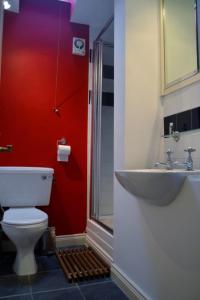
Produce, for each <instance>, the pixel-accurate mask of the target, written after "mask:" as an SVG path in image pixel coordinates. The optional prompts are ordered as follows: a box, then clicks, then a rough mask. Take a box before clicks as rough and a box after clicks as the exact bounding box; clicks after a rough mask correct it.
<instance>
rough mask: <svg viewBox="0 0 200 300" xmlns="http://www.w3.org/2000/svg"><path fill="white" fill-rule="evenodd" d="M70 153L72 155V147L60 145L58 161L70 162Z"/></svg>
mask: <svg viewBox="0 0 200 300" xmlns="http://www.w3.org/2000/svg"><path fill="white" fill-rule="evenodd" d="M70 153H71V146H67V145H58V147H57V161H68V159H69V155H70Z"/></svg>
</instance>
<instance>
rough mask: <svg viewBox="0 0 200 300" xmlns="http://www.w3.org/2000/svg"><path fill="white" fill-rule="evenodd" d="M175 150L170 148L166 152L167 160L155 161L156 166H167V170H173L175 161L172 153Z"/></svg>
mask: <svg viewBox="0 0 200 300" xmlns="http://www.w3.org/2000/svg"><path fill="white" fill-rule="evenodd" d="M172 153H173V151H172V150H171V149H168V150H167V152H166V154H167V160H166V162H157V163H155V165H154V167H159V166H165V167H166V169H167V170H173V167H174V163H173V161H172V157H171V155H172Z"/></svg>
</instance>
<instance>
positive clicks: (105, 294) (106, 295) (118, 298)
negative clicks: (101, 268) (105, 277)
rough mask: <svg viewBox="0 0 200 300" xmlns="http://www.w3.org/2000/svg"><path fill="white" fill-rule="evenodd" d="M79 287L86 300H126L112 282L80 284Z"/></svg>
mask: <svg viewBox="0 0 200 300" xmlns="http://www.w3.org/2000/svg"><path fill="white" fill-rule="evenodd" d="M80 289H81V292H82V294H83V295H84V297H85V299H86V300H102V299H103V300H128V298H127V297H126V296H125V295H124V294H123V292H122V291H121V290H120V289H119V288H118V287H117V286H116V285H115V284H114V283H113V282H104V283H99V284H91V285H85V286H80Z"/></svg>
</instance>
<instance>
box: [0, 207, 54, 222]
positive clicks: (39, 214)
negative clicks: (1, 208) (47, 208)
mask: <svg viewBox="0 0 200 300" xmlns="http://www.w3.org/2000/svg"><path fill="white" fill-rule="evenodd" d="M47 220H48V215H47V214H46V213H45V212H43V211H41V210H39V209H37V208H35V207H30V208H29V207H25V208H20V207H19V208H9V209H8V210H6V211H5V213H4V216H3V220H2V222H3V223H5V224H8V225H16V226H20V225H21V226H24V225H34V224H39V223H43V222H45V221H47Z"/></svg>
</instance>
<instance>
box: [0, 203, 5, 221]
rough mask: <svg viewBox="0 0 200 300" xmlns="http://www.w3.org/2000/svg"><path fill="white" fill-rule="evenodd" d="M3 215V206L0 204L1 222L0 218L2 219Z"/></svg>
mask: <svg viewBox="0 0 200 300" xmlns="http://www.w3.org/2000/svg"><path fill="white" fill-rule="evenodd" d="M3 215H4V209H3V207H2V206H1V205H0V222H1V221H2V219H3Z"/></svg>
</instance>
